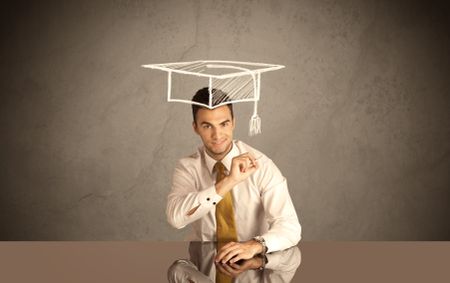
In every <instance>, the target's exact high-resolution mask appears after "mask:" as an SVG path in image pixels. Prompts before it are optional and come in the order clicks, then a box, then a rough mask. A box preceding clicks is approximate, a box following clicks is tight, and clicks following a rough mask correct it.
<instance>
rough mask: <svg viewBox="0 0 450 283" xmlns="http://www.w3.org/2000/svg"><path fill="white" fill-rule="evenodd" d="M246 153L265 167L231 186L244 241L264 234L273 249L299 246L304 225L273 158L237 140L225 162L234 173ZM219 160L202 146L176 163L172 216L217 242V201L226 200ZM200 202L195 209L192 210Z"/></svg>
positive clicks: (177, 223) (169, 214)
mask: <svg viewBox="0 0 450 283" xmlns="http://www.w3.org/2000/svg"><path fill="white" fill-rule="evenodd" d="M246 152H249V153H251V154H253V156H254V157H255V158H256V160H257V162H258V165H259V168H258V169H257V170H256V171H255V172H254V173H253V174H252V175H251V176H250V177H249V178H247V179H246V180H244V181H242V182H241V183H239V184H238V185H236V186H235V187H234V188H233V189H232V190H231V195H232V198H233V207H234V212H235V220H236V226H237V227H236V229H237V236H238V241H247V240H250V239H252V238H253V237H255V236H262V237H263V238H264V240H265V242H266V245H267V248H268V250H267V252H273V251H279V250H284V249H287V248H289V247H292V246H294V245H296V244H297V243H298V242H299V241H300V238H301V226H300V223H299V221H298V218H297V213H296V212H295V208H294V205H293V204H292V200H291V197H290V195H289V191H288V188H287V183H286V179H285V178H284V177H283V175H282V174H281V172H280V170H278V168H277V167H276V165H275V164H274V163H273V162H272V160H271V159H269V158H268V157H267V156H265V155H264V154H263V153H261V152H260V151H258V150H256V149H254V148H252V147H250V146H248V145H247V144H245V143H243V142H241V141H233V147H232V149H231V151H230V152H229V153H228V154H227V155H226V156H225V157H224V158H223V159H222V163H223V164H224V165H225V168H226V169H227V170H228V171H229V170H230V168H231V161H232V159H233V157H235V156H237V155H240V154H242V153H246ZM216 162H217V161H216V160H214V159H213V158H211V157H210V156H209V155H208V154H207V153H206V152H205V149H204V146H201V147H199V148H198V150H197V152H196V153H194V154H193V155H191V156H189V157H186V158H182V159H180V160H179V161H178V163H177V165H176V167H175V172H174V175H173V181H172V189H171V192H170V193H169V196H168V201H167V209H166V214H167V220H168V222H169V223H170V224H171V225H172V226H174V227H175V228H178V229H181V228H183V227H185V226H186V225H188V224H192V226H193V232H194V234H193V235H192V237H191V240H196V241H215V240H216V217H215V210H216V206H215V205H216V204H217V203H218V202H219V201H221V200H222V197H221V196H220V195H218V194H217V192H216V188H215V180H216V177H215V173H213V168H214V165H215V163H216ZM226 173H228V172H226ZM197 206H198V209H197V210H195V212H194V213H192V214H189V213H188V212H189V211H191V210H192V209H193V208H195V207H197Z"/></svg>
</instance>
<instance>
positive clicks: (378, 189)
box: [0, 0, 450, 240]
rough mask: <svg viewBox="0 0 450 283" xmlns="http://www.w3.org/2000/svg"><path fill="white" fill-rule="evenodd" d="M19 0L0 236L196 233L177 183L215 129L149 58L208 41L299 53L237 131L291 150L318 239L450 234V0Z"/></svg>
mask: <svg viewBox="0 0 450 283" xmlns="http://www.w3.org/2000/svg"><path fill="white" fill-rule="evenodd" d="M11 2H14V3H15V4H4V5H3V6H2V11H1V14H2V17H1V18H2V20H1V21H2V24H1V33H2V34H1V38H2V44H1V64H0V75H1V135H2V136H1V164H0V166H1V167H0V168H1V184H0V185H1V196H0V201H1V206H0V220H1V227H2V228H1V232H0V238H1V239H3V240H13V239H14V240H115V239H130V240H135V239H151V240H166V239H170V240H175V239H182V238H183V235H184V234H185V233H186V231H178V230H175V229H173V228H171V227H170V226H169V225H168V224H167V223H166V220H165V214H164V210H165V200H166V195H167V193H168V191H169V189H170V180H171V174H172V170H173V167H174V164H175V162H176V160H177V159H178V158H180V157H182V156H185V155H188V154H190V153H192V152H193V151H194V149H195V147H196V146H197V145H198V144H199V142H200V141H199V139H198V138H197V137H196V136H195V135H194V133H193V132H192V130H191V126H190V123H191V116H190V115H191V113H190V109H189V107H188V106H187V105H184V104H176V103H172V104H169V103H167V102H166V101H165V92H166V80H165V74H163V73H162V72H157V71H150V70H146V69H143V68H140V65H141V64H145V63H163V62H174V61H184V60H196V59H223V60H244V61H256V62H267V63H277V64H283V65H286V68H285V69H283V70H281V71H277V72H273V73H270V74H267V75H263V81H262V99H261V103H260V104H259V105H260V106H259V109H260V111H259V112H260V115H261V117H262V123H263V134H262V135H259V136H256V137H252V138H250V137H248V136H247V134H246V132H247V123H248V118H249V116H250V114H251V109H252V106H251V105H248V104H243V105H236V112H237V119H238V128H237V130H236V137H237V138H238V139H241V140H243V141H245V142H248V143H250V144H251V145H253V146H254V147H256V148H258V149H260V150H262V151H263V152H265V153H266V154H267V155H268V156H269V157H271V158H272V159H273V160H274V161H275V162H276V164H277V165H278V166H279V167H280V169H281V170H282V172H283V173H284V175H285V176H286V178H287V179H288V183H289V188H290V192H291V195H292V198H293V200H294V203H295V206H296V208H297V211H298V214H299V217H300V220H301V223H302V226H303V237H304V239H306V240H324V239H328V240H436V239H441V240H442V239H446V240H449V239H450V234H449V229H448V216H449V215H450V213H449V210H450V209H449V196H450V192H449V187H450V186H449V184H450V180H449V168H450V166H449V165H450V119H449V118H450V117H449V109H450V90H449V86H450V83H449V74H450V72H449V71H450V70H449V68H450V53H449V50H450V48H449V47H450V44H449V39H450V36H449V35H450V33H449V29H447V28H446V25H447V24H448V20H447V19H448V17H449V9H448V8H447V7H445V6H444V5H443V4H442V3H443V2H444V1H442V3H441V2H439V1H434V2H433V1H432V2H430V1H416V2H411V1H400V2H398V1H397V2H396V1H387V0H386V1H363V0H360V1H357V0H355V1H316V0H310V1H103V2H102V1H82V2H80V1H72V3H70V2H68V1H54V2H53V3H49V2H42V1H36V3H35V4H29V3H22V4H20V3H19V4H18V2H17V1H11ZM61 2H63V3H61ZM394 2H395V3H394ZM193 91H194V90H193Z"/></svg>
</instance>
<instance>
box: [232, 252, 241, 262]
mask: <svg viewBox="0 0 450 283" xmlns="http://www.w3.org/2000/svg"><path fill="white" fill-rule="evenodd" d="M241 259H243V256H242V253H240V254H238V255H236V256H235V257H233V258H232V259H230V263H235V262H238V261H240V260H241Z"/></svg>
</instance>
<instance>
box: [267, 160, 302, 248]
mask: <svg viewBox="0 0 450 283" xmlns="http://www.w3.org/2000/svg"><path fill="white" fill-rule="evenodd" d="M261 169H263V172H261V173H262V176H263V177H262V180H261V183H260V186H261V200H262V203H263V206H264V213H265V218H266V220H267V222H268V224H269V230H268V231H267V232H266V233H264V234H263V235H261V236H262V237H263V238H264V240H265V242H266V245H267V252H274V251H280V250H284V249H287V248H290V247H292V246H295V245H297V243H298V242H299V241H300V239H301V226H300V223H299V221H298V217H297V213H296V211H295V207H294V205H293V203H292V200H291V197H290V195H289V191H288V187H287V182H286V179H285V178H284V177H283V175H282V174H281V172H280V170H279V169H278V168H277V167H276V165H275V164H274V163H273V162H272V160H270V159H269V160H268V161H267V163H266V164H265V166H263V167H262V168H261Z"/></svg>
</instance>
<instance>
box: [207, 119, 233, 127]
mask: <svg viewBox="0 0 450 283" xmlns="http://www.w3.org/2000/svg"><path fill="white" fill-rule="evenodd" d="M226 122H231V120H230V119H226V120H225V121H222V122H220V123H219V125H221V124H224V123H226ZM201 125H210V126H213V124H211V123H208V122H202V123H201Z"/></svg>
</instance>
